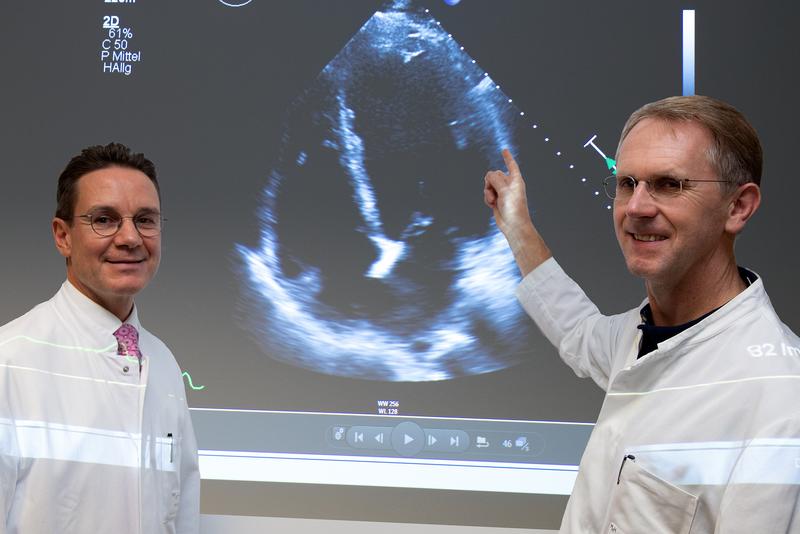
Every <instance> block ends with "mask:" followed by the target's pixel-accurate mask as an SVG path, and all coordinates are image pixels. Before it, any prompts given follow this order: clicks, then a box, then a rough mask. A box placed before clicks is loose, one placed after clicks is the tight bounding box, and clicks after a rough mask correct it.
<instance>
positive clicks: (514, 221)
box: [483, 148, 533, 238]
mask: <svg viewBox="0 0 800 534" xmlns="http://www.w3.org/2000/svg"><path fill="white" fill-rule="evenodd" d="M503 160H505V162H506V168H507V169H508V173H505V172H503V171H489V172H487V173H486V176H485V177H484V179H483V183H484V185H483V201H484V202H485V203H486V205H487V206H489V207H490V208H492V211H493V212H494V219H495V221H496V222H497V227H498V228H500V231H501V232H503V234H504V235H505V236H506V238H510V234H515V233H518V232H519V231H521V230H523V229H525V228H526V227H527V226H530V225H532V224H533V223H532V222H531V216H530V213H529V212H528V197H527V196H526V194H525V181H524V180H523V179H522V174H521V173H520V171H519V166H518V165H517V162H516V161H514V157H513V156H512V155H511V152H509V150H508V149H507V148H506V149H504V150H503Z"/></svg>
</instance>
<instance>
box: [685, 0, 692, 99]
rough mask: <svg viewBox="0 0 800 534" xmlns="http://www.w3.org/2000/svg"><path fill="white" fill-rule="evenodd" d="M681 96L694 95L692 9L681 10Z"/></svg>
mask: <svg viewBox="0 0 800 534" xmlns="http://www.w3.org/2000/svg"><path fill="white" fill-rule="evenodd" d="M683 94H684V96H686V95H693V94H694V9H684V10H683Z"/></svg>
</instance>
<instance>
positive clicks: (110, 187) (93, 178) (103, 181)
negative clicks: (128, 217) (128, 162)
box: [76, 166, 160, 210]
mask: <svg viewBox="0 0 800 534" xmlns="http://www.w3.org/2000/svg"><path fill="white" fill-rule="evenodd" d="M76 193H77V198H76V200H77V202H76V204H85V205H90V206H97V207H108V208H115V207H117V206H120V205H124V207H126V208H130V207H131V205H136V206H137V208H138V207H141V208H142V209H145V208H146V209H156V210H157V209H158V208H159V205H160V201H159V195H158V190H157V189H156V186H155V184H154V183H153V181H152V180H151V179H150V178H149V177H148V176H147V175H146V174H144V173H143V172H142V171H140V170H138V169H132V168H128V167H116V166H115V167H105V168H103V169H97V170H94V171H92V172H89V173H86V174H84V175H83V176H81V177H80V178H79V179H78V181H77V184H76Z"/></svg>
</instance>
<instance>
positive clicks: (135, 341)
mask: <svg viewBox="0 0 800 534" xmlns="http://www.w3.org/2000/svg"><path fill="white" fill-rule="evenodd" d="M114 337H115V338H117V344H118V345H117V354H119V355H121V356H136V357H137V358H139V360H140V361H141V359H142V353H141V351H140V350H139V332H138V331H137V330H136V327H135V326H133V325H131V324H128V323H123V325H122V326H120V327H119V328H117V331H116V332H114Z"/></svg>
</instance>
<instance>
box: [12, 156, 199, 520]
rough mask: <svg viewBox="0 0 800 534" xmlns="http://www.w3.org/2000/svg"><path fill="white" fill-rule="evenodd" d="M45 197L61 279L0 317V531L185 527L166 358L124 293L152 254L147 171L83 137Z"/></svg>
mask: <svg viewBox="0 0 800 534" xmlns="http://www.w3.org/2000/svg"><path fill="white" fill-rule="evenodd" d="M57 202H58V204H57V208H56V215H55V218H54V219H53V222H52V229H53V237H54V239H55V244H56V248H57V249H58V251H59V252H60V253H61V255H62V256H63V257H64V258H66V265H67V280H66V281H65V282H64V283H63V284H62V286H61V289H60V290H59V291H58V293H56V295H55V296H54V297H53V298H52V299H50V300H49V301H47V302H44V303H42V304H40V305H38V306H36V307H35V308H33V309H32V310H31V311H29V312H28V313H26V314H25V315H23V316H22V317H19V318H18V319H16V320H14V321H12V322H10V323H8V324H7V325H5V326H3V327H0V511H2V514H3V515H2V516H1V517H0V532H2V533H5V532H8V533H23V534H40V533H41V534H45V533H47V534H52V533H75V534H86V533H95V532H97V533H101V532H102V533H115V534H117V533H137V534H145V533H147V534H150V533H185V534H189V533H197V532H198V530H199V525H198V523H199V495H200V476H199V472H198V469H197V447H196V445H195V438H194V432H193V430H192V423H191V419H190V418H189V411H188V409H187V405H186V399H185V394H184V387H183V380H182V377H181V372H180V368H179V367H178V366H177V364H176V362H175V358H174V357H173V356H172V353H171V352H170V351H169V349H168V348H167V347H166V346H165V345H164V344H163V343H162V342H161V341H160V340H159V339H158V338H156V337H155V336H153V335H152V334H151V333H149V332H148V331H147V330H145V329H144V328H143V327H142V324H141V323H140V322H139V316H138V311H137V308H136V306H135V305H134V302H133V299H134V296H135V295H136V294H137V293H138V292H139V291H141V290H142V289H143V288H144V287H145V286H146V285H147V284H148V283H149V282H150V280H151V279H152V278H153V276H154V275H155V273H156V270H157V269H158V265H159V260H160V257H161V221H162V219H161V202H160V194H159V189H158V182H157V181H156V172H155V167H154V166H153V164H152V163H151V162H150V161H149V160H147V159H146V158H145V157H144V156H143V155H142V154H133V153H131V151H130V150H129V149H128V148H127V147H125V146H123V145H120V144H117V143H111V144H109V145H106V146H93V147H89V148H87V149H84V150H83V151H82V152H81V153H80V154H79V155H77V156H75V157H74V158H72V160H71V161H70V162H69V164H68V165H67V167H66V168H65V169H64V171H63V172H62V173H61V176H60V177H59V181H58V194H57Z"/></svg>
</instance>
